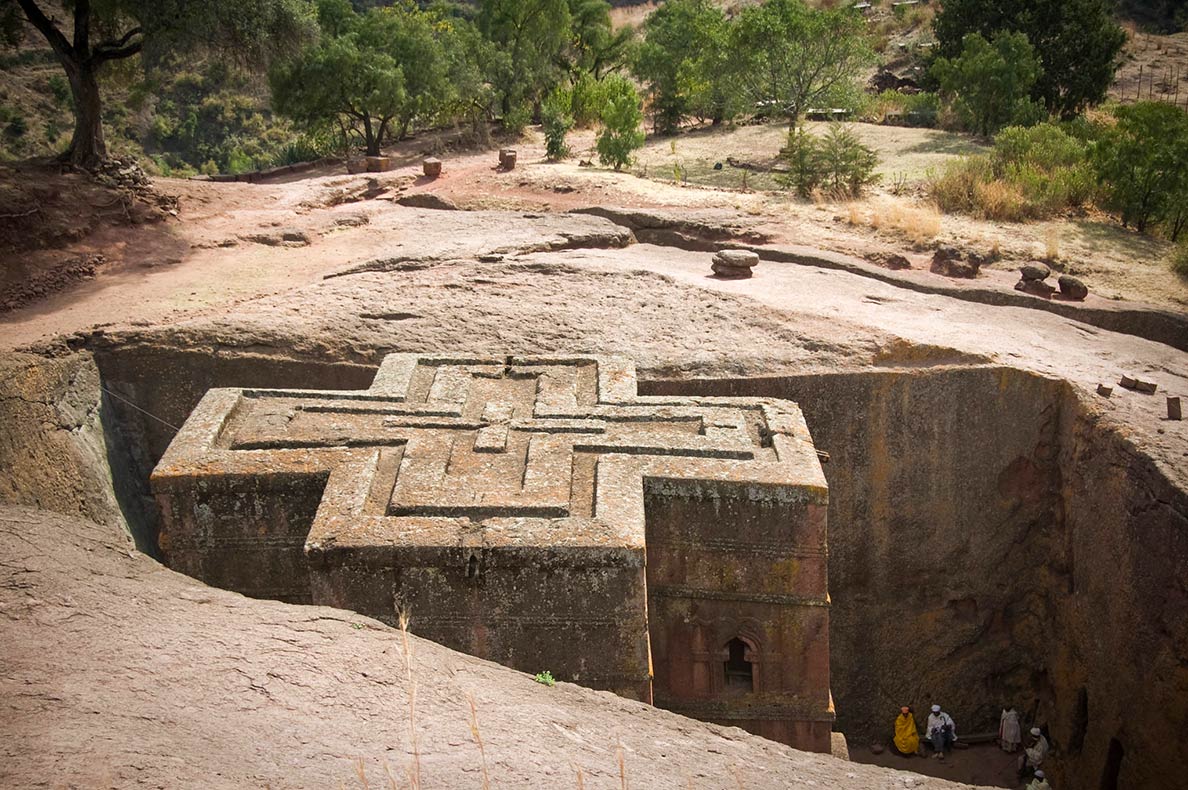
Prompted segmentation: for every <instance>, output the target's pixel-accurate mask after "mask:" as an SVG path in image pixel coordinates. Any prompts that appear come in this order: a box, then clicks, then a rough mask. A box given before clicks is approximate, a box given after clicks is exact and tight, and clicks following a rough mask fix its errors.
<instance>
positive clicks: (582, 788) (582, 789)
mask: <svg viewBox="0 0 1188 790" xmlns="http://www.w3.org/2000/svg"><path fill="white" fill-rule="evenodd" d="M569 765H570V767H571V768H573V770H574V771H575V772H576V773H577V786H578V790H586V780H585V778H584V777H583V775H582V769H581V768H580V767H579V766H576V765H574V764H573V763H570V764H569Z"/></svg>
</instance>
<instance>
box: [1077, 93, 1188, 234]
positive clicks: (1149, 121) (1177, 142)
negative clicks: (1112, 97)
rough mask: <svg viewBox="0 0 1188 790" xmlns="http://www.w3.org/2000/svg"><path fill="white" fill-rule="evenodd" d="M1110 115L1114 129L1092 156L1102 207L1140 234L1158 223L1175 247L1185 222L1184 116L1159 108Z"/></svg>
mask: <svg viewBox="0 0 1188 790" xmlns="http://www.w3.org/2000/svg"><path fill="white" fill-rule="evenodd" d="M1115 115H1116V117H1117V121H1118V122H1117V124H1116V125H1115V126H1114V127H1113V128H1112V129H1111V130H1109V131H1108V132H1107V133H1106V134H1105V135H1104V136H1103V138H1102V139H1101V140H1100V141H1099V142H1098V143H1097V145H1096V146H1095V148H1094V151H1093V164H1094V168H1095V169H1096V171H1097V177H1098V180H1099V181H1100V183H1101V185H1102V187H1103V188H1104V191H1105V202H1106V205H1107V206H1109V207H1110V208H1112V209H1113V210H1115V211H1117V212H1118V213H1119V214H1120V215H1121V218H1122V224H1123V225H1124V226H1129V225H1133V226H1134V227H1135V229H1136V230H1138V231H1139V232H1140V233H1145V232H1146V231H1147V229H1148V228H1149V227H1150V226H1151V225H1154V224H1156V223H1163V224H1164V225H1165V227H1166V228H1167V231H1168V234H1169V235H1170V236H1171V238H1172V240H1173V241H1175V240H1177V239H1178V238H1179V235H1180V233H1181V232H1182V231H1183V229H1184V226H1185V224H1186V222H1188V115H1186V114H1185V113H1184V111H1183V110H1181V109H1179V108H1177V107H1173V106H1171V105H1169V104H1163V103H1162V102H1139V103H1138V104H1132V105H1127V106H1123V107H1119V108H1118V109H1117V110H1116V111H1115Z"/></svg>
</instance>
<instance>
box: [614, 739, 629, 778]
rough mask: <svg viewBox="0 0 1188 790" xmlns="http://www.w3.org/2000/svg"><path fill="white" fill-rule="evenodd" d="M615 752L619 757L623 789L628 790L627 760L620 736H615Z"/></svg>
mask: <svg viewBox="0 0 1188 790" xmlns="http://www.w3.org/2000/svg"><path fill="white" fill-rule="evenodd" d="M615 754H617V755H618V758H619V785H620V787H621V789H622V790H627V760H626V758H625V757H624V756H623V739H622V738H619V737H618V736H616V737H615Z"/></svg>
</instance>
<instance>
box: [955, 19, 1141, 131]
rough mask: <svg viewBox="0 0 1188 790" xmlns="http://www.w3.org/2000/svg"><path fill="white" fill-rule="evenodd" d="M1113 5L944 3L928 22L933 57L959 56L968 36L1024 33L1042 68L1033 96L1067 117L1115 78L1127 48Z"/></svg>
mask: <svg viewBox="0 0 1188 790" xmlns="http://www.w3.org/2000/svg"><path fill="white" fill-rule="evenodd" d="M1115 7H1116V6H1115V0H945V2H944V4H943V5H942V7H941V10H940V11H939V12H938V13H937V15H936V17H935V19H934V21H933V28H934V30H935V32H936V39H937V45H938V46H937V50H938V53H937V54H938V55H939V56H940V57H945V58H950V59H952V58H956V57H958V56H960V54H961V51H962V49H963V48H964V46H965V44H964V42H965V37H966V36H967V35H968V34H970V33H980V34H981V35H982V37H983V38H986V39H993V37H994V36H995V35H997V34H998V33H1000V32H1003V31H1011V32H1018V33H1023V34H1025V35H1026V36H1027V38H1028V40H1029V41H1030V42H1031V45H1032V46H1033V47H1034V48H1035V52H1036V55H1037V56H1038V58H1039V62H1040V66H1041V67H1042V69H1043V71H1042V73H1041V74H1040V76H1039V78H1038V79H1037V80H1036V83H1035V86H1034V88H1033V92H1032V96H1033V97H1034V98H1036V99H1039V100H1040V101H1042V102H1043V103H1044V105H1045V106H1046V107H1047V109H1048V112H1049V113H1052V114H1060V115H1061V116H1063V117H1065V118H1071V117H1072V116H1075V115H1076V114H1078V113H1079V112H1080V111H1081V110H1083V109H1084V108H1085V107H1086V106H1088V105H1091V104H1098V103H1100V102H1101V101H1102V100H1103V99H1104V98H1105V95H1106V91H1107V90H1108V89H1109V87H1110V83H1111V82H1112V81H1113V79H1114V72H1115V71H1116V70H1117V68H1118V64H1119V62H1120V60H1119V58H1120V55H1121V52H1122V47H1123V46H1124V45H1125V44H1126V33H1125V31H1123V30H1122V28H1121V27H1120V26H1119V25H1118V22H1117V20H1116V19H1115V17H1114V11H1115Z"/></svg>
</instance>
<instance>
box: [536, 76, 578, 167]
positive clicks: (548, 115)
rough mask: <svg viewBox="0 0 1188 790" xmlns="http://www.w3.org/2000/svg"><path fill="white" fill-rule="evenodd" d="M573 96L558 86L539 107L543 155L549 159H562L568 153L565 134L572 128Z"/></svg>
mask: <svg viewBox="0 0 1188 790" xmlns="http://www.w3.org/2000/svg"><path fill="white" fill-rule="evenodd" d="M572 106H573V98H572V96H571V95H570V92H569V91H567V90H565V89H564V88H562V87H560V86H558V87H556V88H554V89H553V91H552V92H551V93H550V94H549V95H548V97H546V98H545V100H544V104H542V105H541V109H540V122H541V126H542V127H543V129H544V136H545V156H547V157H548V158H549V160H550V161H553V162H555V161H557V160H558V159H564V158H565V157H566V156H568V155H569V147H568V146H566V145H565V135H567V134H569V130H570V129H572V128H573V115H572V114H571V113H570V108H571V107H572Z"/></svg>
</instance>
